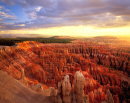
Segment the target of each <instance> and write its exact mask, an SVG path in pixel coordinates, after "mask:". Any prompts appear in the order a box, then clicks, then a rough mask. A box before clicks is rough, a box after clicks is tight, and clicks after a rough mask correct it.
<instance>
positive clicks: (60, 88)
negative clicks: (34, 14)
mask: <svg viewBox="0 0 130 103" xmlns="http://www.w3.org/2000/svg"><path fill="white" fill-rule="evenodd" d="M129 58H130V54H129V53H127V52H125V51H123V50H122V51H120V52H119V51H118V48H116V49H115V48H114V49H113V48H112V47H110V46H106V45H98V44H92V43H89V42H84V43H69V44H41V43H38V42H23V43H20V44H17V46H15V47H6V48H2V49H0V69H1V70H3V71H6V72H7V73H8V74H9V75H11V76H12V77H14V78H15V79H17V80H19V81H20V82H22V83H24V84H25V85H26V86H28V87H29V88H32V90H35V91H37V92H41V93H43V94H44V95H46V96H53V97H54V101H56V102H58V103H85V102H86V103H121V102H123V101H125V102H128V97H129V94H128V93H127V92H128V90H129V85H130V83H129V81H130V80H129V77H128V75H129V73H130V61H129ZM57 98H58V99H57Z"/></svg>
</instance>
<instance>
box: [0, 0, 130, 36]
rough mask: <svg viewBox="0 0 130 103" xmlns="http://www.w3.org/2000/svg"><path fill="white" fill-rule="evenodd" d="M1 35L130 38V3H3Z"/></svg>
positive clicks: (115, 0)
mask: <svg viewBox="0 0 130 103" xmlns="http://www.w3.org/2000/svg"><path fill="white" fill-rule="evenodd" d="M0 35H5V36H14V37H15V36H18V37H20V36H21V37H24V36H43V37H44V36H77V37H91V36H102V35H103V36H104V35H107V36H108V35H109V36H122V37H123V36H124V37H130V0H0Z"/></svg>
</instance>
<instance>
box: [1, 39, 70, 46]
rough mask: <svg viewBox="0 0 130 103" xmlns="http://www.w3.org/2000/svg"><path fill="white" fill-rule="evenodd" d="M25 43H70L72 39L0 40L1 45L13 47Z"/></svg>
mask: <svg viewBox="0 0 130 103" xmlns="http://www.w3.org/2000/svg"><path fill="white" fill-rule="evenodd" d="M23 41H37V42H40V43H70V42H71V41H72V39H57V38H0V45H4V46H13V45H15V43H19V42H23Z"/></svg>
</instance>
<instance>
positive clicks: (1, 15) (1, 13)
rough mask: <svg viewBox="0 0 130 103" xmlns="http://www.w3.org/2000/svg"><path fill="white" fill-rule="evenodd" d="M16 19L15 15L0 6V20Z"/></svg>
mask: <svg viewBox="0 0 130 103" xmlns="http://www.w3.org/2000/svg"><path fill="white" fill-rule="evenodd" d="M7 20H16V17H15V16H14V15H13V14H12V13H11V12H10V10H9V9H6V8H4V7H3V6H0V21H1V22H2V21H7Z"/></svg>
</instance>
